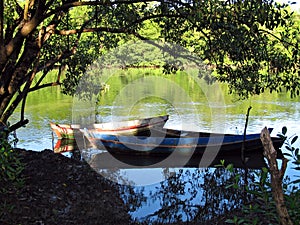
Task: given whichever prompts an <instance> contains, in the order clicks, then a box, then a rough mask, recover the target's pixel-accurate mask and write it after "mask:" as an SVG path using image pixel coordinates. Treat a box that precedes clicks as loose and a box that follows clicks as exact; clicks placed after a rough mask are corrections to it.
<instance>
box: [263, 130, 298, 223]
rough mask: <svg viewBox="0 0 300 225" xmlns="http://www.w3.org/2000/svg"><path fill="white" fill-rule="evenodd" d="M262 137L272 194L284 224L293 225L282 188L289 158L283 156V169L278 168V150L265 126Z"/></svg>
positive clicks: (281, 221)
mask: <svg viewBox="0 0 300 225" xmlns="http://www.w3.org/2000/svg"><path fill="white" fill-rule="evenodd" d="M260 139H261V141H262V144H263V147H264V156H265V157H266V158H267V160H268V165H269V170H270V174H271V187H272V194H273V198H274V201H275V204H276V209H277V213H278V215H279V220H280V223H281V224H282V225H293V222H292V220H291V218H290V216H289V214H288V211H287V208H286V205H285V202H284V194H283V188H282V179H283V176H284V173H285V170H286V166H287V162H288V160H287V159H286V158H284V157H283V159H282V166H281V169H280V170H279V169H278V164H277V160H276V158H277V151H276V150H275V148H274V146H273V143H272V140H271V137H270V133H269V131H268V129H267V128H266V127H265V128H264V129H263V130H262V131H261V134H260Z"/></svg>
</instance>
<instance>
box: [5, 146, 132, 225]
mask: <svg viewBox="0 0 300 225" xmlns="http://www.w3.org/2000/svg"><path fill="white" fill-rule="evenodd" d="M17 151H18V153H19V155H20V157H21V160H22V162H23V163H25V169H24V170H23V172H22V178H24V181H25V185H24V186H23V187H22V188H21V189H20V190H18V191H17V190H16V189H15V188H13V187H9V191H8V192H6V193H3V191H0V202H1V205H2V208H3V210H2V212H0V224H2V225H5V224H12V225H15V224H24V225H27V224H40V225H41V224H47V225H48V224H50V225H52V224H60V225H63V224H78V225H81V224H93V225H96V224H131V223H132V222H131V220H130V216H129V214H128V213H127V211H128V210H127V207H126V206H125V205H124V203H123V201H122V200H121V198H120V196H119V195H118V191H117V186H116V185H115V184H113V183H111V182H109V181H107V180H105V179H104V178H103V177H102V176H101V175H99V174H97V173H96V172H95V171H94V170H92V169H91V168H90V166H89V165H88V164H87V163H85V162H82V161H78V160H74V159H71V158H67V157H64V156H63V155H61V154H53V151H50V150H45V151H42V152H34V151H26V150H21V149H18V150H17Z"/></svg>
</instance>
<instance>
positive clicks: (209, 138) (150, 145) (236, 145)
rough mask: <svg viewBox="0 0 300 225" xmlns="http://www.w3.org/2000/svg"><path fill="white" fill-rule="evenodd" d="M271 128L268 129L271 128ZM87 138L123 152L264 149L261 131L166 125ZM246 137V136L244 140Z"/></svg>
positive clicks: (279, 143) (88, 134) (278, 141)
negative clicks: (192, 129) (142, 131)
mask: <svg viewBox="0 0 300 225" xmlns="http://www.w3.org/2000/svg"><path fill="white" fill-rule="evenodd" d="M271 131H272V129H269V132H271ZM85 136H86V137H87V138H88V140H89V141H90V142H91V143H92V144H93V145H94V146H96V147H97V148H99V149H106V150H108V151H109V152H113V153H121V154H122V153H123V154H128V153H130V154H146V155H151V154H171V153H173V152H174V151H177V152H181V153H183V154H186V153H187V154H190V153H191V152H192V153H193V154H194V153H201V154H202V153H204V152H205V151H206V150H213V151H219V152H222V153H234V152H241V149H242V148H243V147H244V150H245V152H249V151H258V150H262V148H263V146H262V143H261V140H260V133H255V134H248V135H246V136H245V137H244V135H235V134H216V133H203V132H185V131H176V130H169V129H164V130H163V131H159V132H154V134H152V135H151V134H148V135H137V136H126V135H111V134H99V133H93V132H89V131H87V132H85ZM244 139H245V140H244ZM272 141H273V145H274V147H275V149H277V150H278V149H279V148H280V147H281V146H282V144H283V140H282V139H281V138H277V137H272Z"/></svg>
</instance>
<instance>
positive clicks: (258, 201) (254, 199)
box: [221, 127, 300, 225]
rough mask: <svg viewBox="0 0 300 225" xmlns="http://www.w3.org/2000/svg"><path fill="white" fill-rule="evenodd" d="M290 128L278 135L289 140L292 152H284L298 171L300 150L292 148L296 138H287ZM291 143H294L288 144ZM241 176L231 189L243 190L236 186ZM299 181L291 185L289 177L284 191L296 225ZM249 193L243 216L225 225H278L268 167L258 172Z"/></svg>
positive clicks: (284, 182)
mask: <svg viewBox="0 0 300 225" xmlns="http://www.w3.org/2000/svg"><path fill="white" fill-rule="evenodd" d="M286 134H287V128H286V127H283V128H282V133H281V134H278V136H279V137H281V138H283V139H285V140H286V142H285V147H286V149H287V150H288V151H289V153H284V155H285V156H288V157H289V158H290V159H293V160H294V161H293V164H295V165H296V167H294V168H293V169H296V170H299V150H297V149H298V148H295V147H293V146H292V145H293V144H294V143H295V142H296V140H297V136H293V137H290V138H287V136H286ZM289 140H291V141H289ZM221 165H223V166H224V162H221ZM227 169H228V170H229V171H232V166H227ZM239 178H240V177H239V176H238V175H236V179H237V180H235V182H234V183H232V184H231V185H229V187H234V188H236V189H240V186H239V185H237V182H238V180H239ZM299 182H300V181H299V180H294V181H292V182H290V178H289V177H286V178H285V179H284V181H283V189H284V191H285V193H284V196H285V201H286V206H287V208H288V212H289V215H290V217H291V219H292V220H293V222H294V223H295V224H298V223H299V221H300V215H299V207H300V202H299V196H300V189H299V187H297V186H295V184H298V183H299ZM246 191H247V194H248V198H249V199H248V202H247V203H246V204H245V205H244V207H243V209H242V216H234V217H233V218H230V219H227V220H226V222H227V223H229V224H245V225H246V224H249V225H250V224H253V225H254V224H255V225H256V224H279V220H278V215H277V211H276V206H275V202H274V200H273V197H272V188H271V183H270V174H269V171H268V169H267V168H263V169H262V170H261V171H257V172H256V179H255V181H254V182H253V183H252V184H250V186H249V187H247V188H246Z"/></svg>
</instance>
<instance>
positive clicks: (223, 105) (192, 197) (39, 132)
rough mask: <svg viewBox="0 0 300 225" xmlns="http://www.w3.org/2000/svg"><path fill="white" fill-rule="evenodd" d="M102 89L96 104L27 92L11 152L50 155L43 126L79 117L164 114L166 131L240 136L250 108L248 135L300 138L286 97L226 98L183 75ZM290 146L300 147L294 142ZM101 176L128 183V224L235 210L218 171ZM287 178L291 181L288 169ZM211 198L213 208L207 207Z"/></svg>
mask: <svg viewBox="0 0 300 225" xmlns="http://www.w3.org/2000/svg"><path fill="white" fill-rule="evenodd" d="M103 83H105V84H106V87H107V89H106V90H105V91H102V92H101V94H100V95H99V96H98V98H97V100H96V102H97V103H94V102H95V101H94V100H90V101H87V102H79V100H77V99H73V98H72V97H69V96H65V95H62V94H61V93H60V90H59V89H58V88H56V87H52V88H48V89H46V90H41V91H38V92H34V93H31V94H30V95H29V96H28V101H27V106H26V115H25V117H26V118H28V119H29V120H30V123H29V124H28V125H27V126H26V128H21V129H19V130H18V131H17V137H18V139H19V142H18V143H17V146H18V147H21V148H26V149H31V150H35V151H41V150H43V149H52V148H53V144H55V142H56V138H55V137H54V140H53V134H52V132H51V129H50V126H49V122H50V121H54V122H57V123H72V122H73V123H74V122H80V121H81V120H82V118H83V117H84V118H87V117H89V118H92V119H91V120H95V121H97V122H107V121H116V120H127V119H133V118H142V117H151V116H156V115H162V114H169V115H170V119H169V121H168V122H167V123H166V125H165V127H168V128H179V129H185V130H199V131H214V132H216V131H217V132H227V133H241V134H242V133H243V129H244V124H245V119H246V116H245V115H246V112H247V109H248V107H249V106H251V107H252V109H251V111H250V117H249V124H248V129H247V132H248V133H255V132H260V131H261V130H262V128H264V127H265V126H267V127H273V128H274V130H273V132H272V135H273V136H276V134H277V133H278V132H280V131H281V129H282V127H283V126H286V127H287V128H288V136H292V135H295V134H300V126H299V121H300V98H295V99H291V98H290V97H289V94H287V93H280V94H278V93H272V94H270V93H265V94H263V95H260V96H254V97H251V98H250V99H247V100H237V98H236V97H234V96H230V95H229V94H228V88H227V87H226V86H225V85H218V84H214V85H212V86H208V85H206V84H205V82H203V81H199V80H197V78H195V77H193V76H187V75H182V74H181V75H165V76H157V75H152V74H151V75H149V74H148V73H142V74H139V73H133V74H125V75H124V74H121V75H120V74H118V75H115V76H110V77H108V78H105V80H104V81H103ZM95 104H96V106H95ZM17 118H18V115H17V114H16V115H15V119H17ZM296 146H298V147H299V146H300V144H299V141H297V142H296ZM96 153H98V152H97V150H95V149H88V153H87V155H89V157H92V155H93V154H96ZM101 174H102V175H103V176H105V177H107V178H108V179H111V180H115V181H117V182H118V183H125V184H131V185H124V186H123V189H122V190H120V191H121V193H122V195H123V197H124V200H125V201H126V202H127V203H128V204H130V205H131V213H132V216H133V218H136V219H138V220H147V221H148V222H151V221H154V220H155V221H160V222H164V221H167V222H168V221H178V220H181V219H182V220H189V219H191V218H194V217H195V216H197V217H203V218H207V217H209V215H210V213H212V211H213V213H219V214H222V213H226V206H224V205H226V204H227V203H228V202H231V204H235V202H234V201H235V200H232V199H231V200H230V199H229V197H228V195H230V194H229V193H227V191H228V190H225V188H224V183H226V182H228V179H229V178H228V177H229V175H228V174H227V175H226V173H225V172H224V171H222V170H218V169H210V170H208V169H206V168H181V167H179V168H167V167H166V168H136V169H120V168H110V169H105V168H104V169H102V170H101ZM287 174H288V175H289V176H290V177H294V176H295V175H296V174H295V173H294V170H291V169H289V170H288V171H287ZM212 185H213V187H214V188H213V190H212V188H211V187H212ZM221 193H222V194H221ZM216 196H219V197H218V198H219V202H216V201H215V200H214V201H212V200H211V199H215V198H216ZM237 202H238V201H237ZM227 205H228V204H227ZM229 205H230V204H229Z"/></svg>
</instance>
